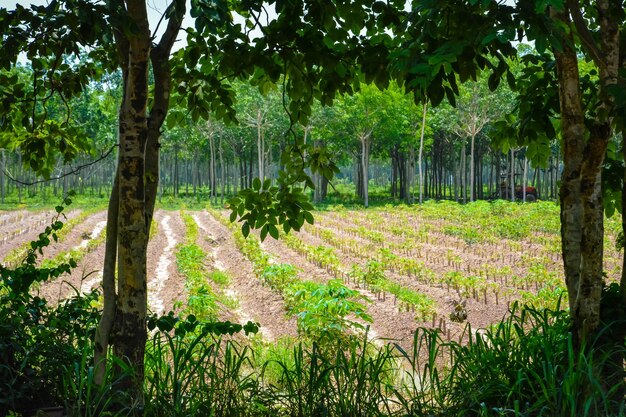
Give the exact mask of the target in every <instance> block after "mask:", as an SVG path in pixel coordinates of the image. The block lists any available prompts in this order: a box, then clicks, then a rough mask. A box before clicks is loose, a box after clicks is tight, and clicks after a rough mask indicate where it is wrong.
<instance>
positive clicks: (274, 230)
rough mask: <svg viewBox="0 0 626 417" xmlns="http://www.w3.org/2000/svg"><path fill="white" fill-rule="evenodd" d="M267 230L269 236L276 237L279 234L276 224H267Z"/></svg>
mask: <svg viewBox="0 0 626 417" xmlns="http://www.w3.org/2000/svg"><path fill="white" fill-rule="evenodd" d="M268 230H269V233H270V236H272V237H273V238H274V239H278V237H279V234H278V229H277V228H276V226H274V225H273V224H269V225H268Z"/></svg>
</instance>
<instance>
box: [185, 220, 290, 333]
mask: <svg viewBox="0 0 626 417" xmlns="http://www.w3.org/2000/svg"><path fill="white" fill-rule="evenodd" d="M197 217H198V219H199V220H200V223H199V224H201V225H202V227H203V230H204V231H205V233H206V237H207V238H208V239H209V240H210V241H211V242H212V245H214V250H213V253H214V257H215V259H216V262H215V263H214V267H215V268H217V269H221V270H223V271H224V272H226V273H227V274H228V275H229V276H230V278H231V285H230V287H229V288H228V291H229V292H230V294H231V295H232V296H234V297H236V298H237V299H238V300H239V310H238V311H236V312H235V313H236V315H237V317H239V319H240V321H241V322H247V321H248V320H250V321H253V322H257V323H259V324H260V325H261V328H260V331H261V335H262V336H263V338H264V339H265V340H267V341H272V340H274V339H275V338H276V337H278V336H296V334H297V331H296V321H295V319H293V318H287V317H286V316H285V310H284V306H283V300H282V298H281V297H280V295H278V294H276V293H274V292H272V291H271V290H270V289H269V288H267V287H265V286H263V285H262V283H261V282H260V281H259V280H258V279H257V278H256V276H255V275H254V271H253V268H252V264H251V263H250V261H248V260H247V259H246V258H245V257H244V256H243V255H242V254H241V252H239V250H238V249H237V247H236V245H235V241H234V238H233V236H232V233H231V232H230V230H229V229H227V228H226V227H224V226H223V225H222V224H221V223H220V222H218V221H217V220H216V219H215V218H213V216H211V215H210V214H209V213H207V212H201V213H197ZM202 227H201V228H202Z"/></svg>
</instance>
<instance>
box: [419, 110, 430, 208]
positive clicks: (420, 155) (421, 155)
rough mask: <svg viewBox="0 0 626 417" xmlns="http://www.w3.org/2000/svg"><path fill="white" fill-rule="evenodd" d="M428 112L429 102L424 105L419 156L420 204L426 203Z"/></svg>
mask: <svg viewBox="0 0 626 417" xmlns="http://www.w3.org/2000/svg"><path fill="white" fill-rule="evenodd" d="M427 111H428V102H426V103H424V108H423V111H422V131H421V134H420V151H419V156H418V163H417V169H418V170H419V180H420V185H419V187H420V204H422V202H423V201H424V172H423V171H422V157H423V153H424V130H425V129H426V112H427Z"/></svg>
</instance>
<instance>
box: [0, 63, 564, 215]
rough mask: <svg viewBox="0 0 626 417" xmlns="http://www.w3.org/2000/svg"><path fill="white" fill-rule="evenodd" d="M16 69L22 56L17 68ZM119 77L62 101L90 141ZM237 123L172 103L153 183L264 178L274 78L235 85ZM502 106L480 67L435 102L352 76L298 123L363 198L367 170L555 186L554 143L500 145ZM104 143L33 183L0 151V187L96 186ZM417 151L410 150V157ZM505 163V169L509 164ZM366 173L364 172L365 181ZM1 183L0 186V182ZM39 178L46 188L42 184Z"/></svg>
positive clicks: (552, 194) (241, 182)
mask: <svg viewBox="0 0 626 417" xmlns="http://www.w3.org/2000/svg"><path fill="white" fill-rule="evenodd" d="M20 70H21V71H22V72H26V73H27V72H28V71H29V69H28V68H21V69H20ZM120 81H121V80H120V79H119V77H109V79H107V80H106V82H105V83H95V84H94V85H93V86H91V87H89V88H88V90H89V94H86V95H84V96H83V97H81V99H80V100H75V101H74V102H73V103H72V112H73V115H74V117H75V118H76V121H77V122H78V123H81V124H82V125H83V126H85V127H86V128H87V134H88V135H89V137H90V140H91V148H92V149H93V150H100V154H103V153H107V152H108V150H109V149H110V148H111V147H113V146H114V145H115V129H116V122H115V112H116V109H115V105H114V102H115V99H116V97H117V98H119V95H120V88H121V85H120ZM235 87H236V91H237V97H239V99H238V102H237V103H236V105H235V108H236V110H237V113H238V114H239V119H240V120H239V123H238V124H225V123H224V122H222V121H218V120H215V119H208V120H195V121H194V120H192V118H191V116H190V115H189V114H188V110H187V109H185V108H182V107H178V106H176V105H174V106H173V108H172V111H171V112H170V115H169V118H170V122H169V126H171V127H170V128H168V129H166V130H165V131H164V137H165V138H166V139H167V140H165V141H163V147H162V149H161V156H160V170H159V171H160V183H159V185H160V188H159V191H160V195H173V196H178V195H179V194H181V193H184V194H186V195H193V196H197V195H200V194H201V195H203V196H205V195H206V196H208V197H210V198H218V196H219V198H220V199H221V201H224V198H225V197H230V196H233V195H235V194H237V191H238V190H240V189H244V188H249V187H251V184H252V180H253V179H254V178H255V177H259V178H271V179H276V178H277V177H278V172H279V170H280V169H281V168H282V167H281V163H280V155H281V153H282V151H283V150H284V149H285V147H286V145H287V143H288V141H289V128H290V125H289V118H288V114H287V113H286V112H285V109H284V108H283V102H282V92H281V89H280V88H279V87H274V88H272V89H270V90H269V91H268V92H267V94H265V95H262V94H261V93H260V92H259V90H258V89H256V88H252V87H251V86H249V85H247V84H244V83H238V84H236V85H235ZM513 107H514V95H513V93H512V92H511V91H510V89H508V88H502V89H500V90H498V91H496V92H494V93H491V92H490V91H489V90H488V87H487V80H486V79H479V80H478V81H477V82H470V83H467V84H465V85H462V86H460V95H459V98H458V99H457V102H456V107H452V106H451V105H450V104H447V103H446V104H442V105H441V106H439V107H436V108H431V109H428V107H427V106H418V105H415V103H414V101H413V100H412V98H411V97H410V96H407V95H406V94H405V93H404V92H403V91H401V90H400V89H398V88H391V89H388V90H384V91H380V90H378V89H377V88H376V87H374V86H364V87H363V88H362V89H361V91H360V92H358V93H355V94H354V95H353V96H345V97H341V98H339V99H338V100H337V101H336V103H335V105H334V106H333V107H324V108H323V107H320V106H316V107H314V109H313V114H312V117H311V119H310V121H309V123H308V124H307V126H305V127H304V128H299V130H300V132H299V134H301V135H303V136H304V137H305V140H306V141H309V142H311V143H312V145H313V146H314V147H317V148H322V147H323V148H326V149H330V150H331V154H332V157H333V158H334V159H335V161H336V163H337V164H338V165H340V166H342V167H345V169H343V170H342V173H341V174H340V175H339V176H338V178H342V177H344V178H346V179H347V180H348V181H349V182H351V183H353V184H354V186H355V187H354V188H355V192H356V194H357V195H358V197H359V198H360V199H361V200H362V201H363V202H364V203H365V204H366V205H367V203H368V200H369V189H368V187H366V185H368V184H369V183H370V182H371V181H372V180H373V181H374V183H375V184H377V185H379V186H383V187H385V188H386V189H387V190H388V192H389V195H390V196H391V197H393V198H397V199H402V200H404V201H406V202H409V203H411V202H414V201H416V200H417V199H419V198H420V197H422V198H435V199H454V200H456V201H462V202H467V201H473V200H474V199H484V198H494V197H500V198H506V197H507V196H511V193H508V194H507V193H502V188H503V186H505V185H508V184H510V183H511V179H513V182H514V183H516V184H518V185H522V184H523V183H526V184H530V185H533V186H536V187H537V188H538V189H539V195H540V197H542V198H556V194H557V192H556V184H557V177H558V172H559V162H558V158H559V151H558V145H557V143H556V141H553V142H555V145H554V146H553V147H552V152H551V155H550V158H548V159H547V161H543V163H537V164H533V162H532V161H531V160H529V159H528V158H526V147H523V146H519V147H516V148H511V150H510V151H509V153H508V154H505V153H504V152H503V150H502V146H499V145H498V144H496V143H494V141H493V136H494V135H498V134H499V132H496V131H495V127H494V126H495V123H496V122H498V121H499V120H501V119H503V118H504V116H505V115H506V114H509V113H510V112H511V111H512V109H513ZM100 154H99V155H94V153H93V152H92V153H91V155H86V156H83V157H80V158H79V159H78V160H76V162H75V165H79V166H82V165H86V164H89V160H90V159H92V158H95V157H97V156H100ZM113 156H114V154H110V157H109V158H105V159H102V160H99V161H98V162H97V163H94V164H93V165H88V166H87V167H86V168H84V169H81V170H80V171H76V172H74V171H72V170H71V169H70V168H68V167H66V166H64V165H63V164H62V161H57V163H56V165H55V166H54V167H52V170H51V176H52V177H53V178H59V179H57V180H52V181H51V182H50V184H49V186H48V184H47V182H45V181H44V182H39V183H37V184H35V185H32V186H28V185H27V184H33V183H35V182H37V181H38V180H41V178H35V177H34V174H33V173H32V172H29V171H24V169H23V164H22V156H21V154H20V153H19V152H14V153H11V154H9V155H8V157H7V156H6V152H5V157H4V159H3V160H2V162H1V163H2V166H3V168H4V169H3V170H2V172H1V173H0V185H1V186H0V199H1V200H2V201H4V196H5V191H4V190H5V188H6V190H7V192H9V193H10V192H12V191H13V190H15V191H17V194H18V198H19V199H20V201H21V197H22V194H23V193H24V192H26V193H27V194H28V195H34V194H35V193H40V194H42V195H43V197H44V198H45V197H46V195H47V194H49V193H52V194H53V195H57V193H58V192H59V190H61V192H63V193H65V192H66V191H67V189H68V187H71V188H73V189H75V190H77V191H78V192H79V193H80V194H83V193H91V194H93V195H98V196H103V195H108V193H109V192H110V189H111V187H112V185H113V184H112V183H113V175H112V172H113V170H114V158H113ZM420 159H421V162H420ZM511 173H512V174H513V175H512V176H511V175H510V174H511ZM365 179H367V180H368V181H365ZM315 181H316V182H317V183H318V185H319V186H318V187H316V189H315V193H314V197H315V200H316V201H318V202H319V201H322V200H323V199H324V198H325V197H326V194H327V191H328V183H327V180H326V179H325V178H324V177H323V176H320V175H317V176H315ZM5 184H6V186H5ZM48 188H51V190H49V189H48Z"/></svg>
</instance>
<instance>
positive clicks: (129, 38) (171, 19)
mask: <svg viewBox="0 0 626 417" xmlns="http://www.w3.org/2000/svg"><path fill="white" fill-rule="evenodd" d="M275 6H276V13H277V17H276V18H275V19H274V20H271V21H267V22H263V23H262V21H261V16H262V15H263V13H264V10H265V7H266V5H265V4H263V3H262V2H260V1H258V2H254V1H253V2H229V3H226V2H221V1H218V2H205V1H200V0H194V1H192V3H191V14H192V16H194V18H195V28H194V29H191V28H189V29H187V33H188V46H187V47H186V48H185V49H184V50H181V51H178V52H177V53H176V55H175V56H174V57H173V58H172V57H171V51H172V47H173V44H174V42H175V40H176V38H177V36H178V35H179V31H180V28H181V23H182V18H183V16H184V14H185V11H186V1H185V0H173V1H172V2H171V3H170V4H169V6H168V7H167V9H166V11H165V13H164V14H163V16H162V21H163V22H164V24H165V26H166V27H165V31H164V32H163V34H162V35H161V37H160V39H159V40H158V41H157V43H156V44H154V45H153V41H154V40H155V38H154V35H153V34H152V33H151V28H150V27H149V21H148V15H147V8H146V1H145V0H107V1H105V2H97V1H89V0H60V1H53V2H51V3H50V4H49V5H48V6H33V7H31V8H30V9H27V8H24V7H22V6H20V5H18V6H16V8H15V10H11V11H8V10H6V9H4V8H2V9H0V27H1V28H2V33H3V38H2V42H3V47H2V52H1V55H2V56H1V58H2V59H0V62H2V64H1V65H2V67H3V68H4V69H6V70H10V69H11V68H12V67H14V66H15V65H16V62H17V58H18V54H19V53H21V52H22V51H26V59H27V60H28V61H29V62H30V63H31V66H32V68H33V69H34V70H35V71H34V73H33V79H32V81H33V85H34V88H33V89H32V90H33V91H30V92H29V91H27V90H25V88H24V84H20V83H18V82H17V80H16V79H14V78H13V75H5V74H3V75H2V85H3V86H5V85H6V86H9V87H7V88H3V90H2V91H1V93H2V99H3V101H2V102H3V103H9V104H8V105H7V106H5V107H4V108H3V111H2V117H3V118H4V117H10V118H11V123H6V122H4V121H3V124H2V127H3V129H5V128H6V130H13V131H16V130H19V129H21V130H22V131H23V135H21V137H22V138H23V139H24V141H23V142H22V145H21V147H22V148H23V150H26V154H27V155H29V156H30V157H31V158H35V156H36V153H35V152H34V150H38V151H39V150H41V152H42V153H43V154H44V156H46V157H48V155H47V152H48V151H47V149H49V148H54V149H60V150H61V151H62V152H63V153H64V157H66V158H68V159H70V158H71V157H72V156H73V154H72V150H73V149H74V148H72V147H68V146H67V145H68V144H72V143H74V142H75V141H76V140H77V139H80V138H82V136H80V135H72V134H70V133H67V132H68V131H67V126H64V125H60V126H53V127H54V130H51V125H50V124H49V123H47V118H46V115H45V112H42V111H40V112H39V113H37V112H36V110H37V108H38V107H37V106H36V104H37V105H40V104H41V102H42V101H44V102H45V100H47V99H48V97H50V96H53V95H56V96H58V97H60V98H62V99H63V100H66V99H68V98H71V97H72V96H76V95H79V94H80V93H81V91H82V89H83V88H84V86H85V85H87V84H88V83H89V82H90V81H91V80H92V79H94V78H96V79H97V78H98V77H99V76H100V75H101V73H102V70H103V69H104V70H108V71H116V70H119V71H120V72H121V74H122V79H123V83H122V85H123V89H122V90H123V96H122V101H121V104H120V107H119V114H118V123H119V130H118V143H119V152H118V166H117V171H116V175H115V180H114V186H113V191H112V193H111V198H110V203H109V209H108V223H107V231H106V235H107V241H106V254H105V259H104V270H103V291H104V309H103V313H102V320H101V322H100V325H99V328H98V331H97V335H96V366H97V368H98V371H97V375H98V376H97V378H98V379H99V380H101V378H102V372H103V370H104V367H103V366H104V361H105V356H106V354H107V351H108V346H109V344H112V345H113V348H114V353H115V354H116V355H117V356H119V357H121V358H123V359H125V360H126V361H127V362H128V364H129V365H130V366H131V368H132V369H133V371H134V373H135V378H134V379H132V380H130V379H127V380H125V381H124V383H123V384H121V385H120V389H127V390H128V392H129V393H130V394H131V397H136V398H137V399H139V400H141V383H142V377H143V357H144V349H145V342H146V315H147V295H146V291H147V289H146V288H147V284H146V282H147V277H146V248H147V243H148V230H149V226H150V223H151V220H152V215H153V211H154V204H155V199H156V194H157V186H158V172H159V170H158V161H159V138H160V136H161V127H162V125H163V122H164V120H165V118H166V116H167V113H168V109H169V99H170V95H171V93H172V86H174V87H175V88H176V91H177V92H178V93H179V94H180V95H181V97H183V99H184V101H185V103H186V105H187V107H188V108H189V109H190V114H191V117H192V119H193V120H198V119H199V118H204V119H207V118H208V117H209V114H210V113H212V114H213V115H214V116H215V117H216V118H218V119H230V120H232V119H234V117H235V110H234V108H233V104H234V97H233V91H232V88H231V87H230V84H229V80H230V79H232V78H234V77H239V78H242V79H248V78H250V77H251V76H252V81H253V83H254V84H255V85H257V86H259V87H260V88H261V89H263V88H265V86H267V85H268V84H271V83H276V82H278V81H279V77H280V76H281V74H283V75H285V80H286V81H284V87H285V94H286V95H288V96H289V97H290V103H289V105H288V109H289V112H290V119H291V122H292V123H297V122H300V123H303V124H306V120H307V117H308V115H309V114H310V112H311V105H312V99H313V98H317V99H319V100H320V101H321V102H322V103H324V104H330V103H331V102H332V100H333V98H334V97H335V95H336V94H337V93H340V94H342V93H352V92H353V91H354V90H355V89H358V85H359V81H358V77H356V74H357V72H358V70H359V68H362V69H363V70H364V72H365V73H367V74H368V78H369V79H370V80H374V81H376V82H378V83H380V84H386V83H387V82H388V81H387V76H386V73H385V72H384V71H381V70H380V63H381V62H384V59H385V55H381V52H384V51H381V52H378V53H377V55H375V54H374V52H376V47H377V45H378V44H379V43H380V42H387V41H389V40H390V39H391V37H390V36H389V35H386V34H383V35H381V37H380V38H378V39H377V40H375V42H371V41H370V40H369V39H368V38H361V37H359V36H358V35H357V34H358V33H359V31H360V29H361V28H363V27H367V28H369V29H370V30H374V31H376V28H377V27H379V26H380V25H381V23H379V19H378V18H379V15H380V12H381V11H385V9H386V8H387V7H389V6H382V5H376V10H374V9H373V8H372V5H371V4H368V3H365V2H364V3H360V2H351V3H332V2H328V3H323V4H320V3H318V2H293V3H281V2H277V3H275ZM233 12H239V13H240V14H241V15H242V16H244V17H245V19H246V22H245V23H246V24H245V25H241V24H237V23H235V22H233V19H232V13H233ZM382 23H384V22H382ZM249 28H257V29H259V30H260V31H261V33H262V36H261V37H260V38H258V39H255V40H254V41H253V40H252V35H251V34H250V33H249ZM381 32H382V31H381ZM368 55H369V56H370V57H371V59H370V60H369V61H368V62H357V60H360V57H364V56H368ZM66 62H69V63H70V64H67V63H66ZM173 80H176V82H175V83H173V82H172V81H173ZM16 98H17V100H18V102H17V103H16ZM20 99H24V100H22V101H19V100H20ZM32 109H34V110H33V111H35V113H37V114H36V116H37V117H36V118H31V119H30V120H29V119H28V118H24V117H20V114H21V115H23V114H31V112H30V110H32ZM35 113H33V114H35ZM7 126H8V127H7ZM59 132H61V133H65V137H64V136H62V135H59ZM59 137H61V139H60V142H58V143H57V140H58V139H57V138H59ZM47 143H48V144H49V146H48V145H46V144H47ZM29 146H32V147H33V149H34V150H31V151H29V149H30V148H29ZM46 146H48V147H46ZM303 147H304V144H303V143H302V142H301V141H299V140H297V139H296V140H295V141H294V144H293V145H292V146H290V147H289V148H288V149H287V152H286V153H285V155H284V157H283V161H284V165H285V166H286V168H287V171H286V173H285V174H284V175H282V176H281V177H279V181H280V183H281V187H275V188H267V187H262V188H261V187H257V188H256V191H257V193H254V192H252V193H250V194H248V195H249V196H250V197H251V198H249V199H247V200H246V201H245V205H246V207H245V208H244V207H243V202H242V201H231V205H232V206H233V207H234V208H235V210H236V211H237V212H239V207H240V206H241V212H240V214H243V212H244V209H247V210H249V211H248V212H247V214H245V215H244V216H243V218H242V222H243V227H244V230H245V229H246V228H247V229H248V230H249V228H250V225H252V226H254V225H256V226H260V227H262V230H261V235H262V236H264V235H267V233H268V231H271V232H272V235H274V231H275V230H276V228H275V226H274V224H283V225H284V229H285V230H286V231H288V230H290V229H291V228H294V229H299V228H300V227H301V226H302V224H303V222H304V218H305V214H307V213H306V212H307V210H308V209H309V207H308V206H307V205H306V204H304V201H305V195H304V194H303V192H302V190H301V188H300V187H299V183H300V182H302V181H303V180H307V178H308V177H307V176H306V174H305V171H304V170H305V168H306V167H307V166H312V167H315V170H316V171H317V172H322V173H323V174H324V175H332V171H333V168H332V166H329V165H327V164H326V165H325V164H323V163H321V161H322V160H321V159H318V160H314V159H313V158H314V157H316V156H317V157H319V155H318V154H315V155H312V156H311V157H308V158H307V157H305V155H306V153H304V152H302V149H303ZM45 160H48V159H45ZM33 168H37V169H40V170H42V169H43V168H45V166H44V165H37V163H33ZM309 184H311V185H312V183H310V180H308V181H307V185H309ZM264 193H265V194H267V193H269V194H270V195H271V197H272V198H274V199H275V200H276V201H277V202H278V203H277V204H276V205H273V206H271V207H268V204H267V200H266V199H265V198H264ZM307 217H308V214H307ZM270 226H272V228H273V229H272V228H270ZM116 269H117V286H116V284H115V283H116V281H115V275H116V274H115V271H116Z"/></svg>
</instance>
